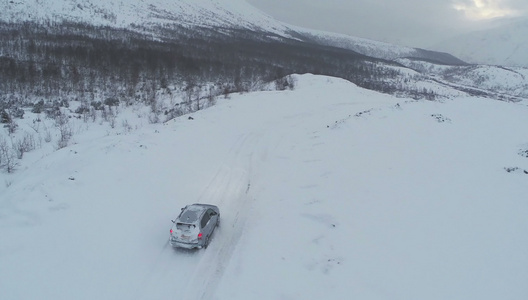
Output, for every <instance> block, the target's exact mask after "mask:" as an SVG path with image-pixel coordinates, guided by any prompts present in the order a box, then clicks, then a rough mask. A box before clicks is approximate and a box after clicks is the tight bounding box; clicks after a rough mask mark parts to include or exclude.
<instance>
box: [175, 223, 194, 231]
mask: <svg viewBox="0 0 528 300" xmlns="http://www.w3.org/2000/svg"><path fill="white" fill-rule="evenodd" d="M195 227H196V225H194V224H186V223H176V228H177V229H179V230H189V229H192V228H195Z"/></svg>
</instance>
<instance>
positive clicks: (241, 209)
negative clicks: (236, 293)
mask: <svg viewBox="0 0 528 300" xmlns="http://www.w3.org/2000/svg"><path fill="white" fill-rule="evenodd" d="M259 140H260V136H259V135H257V134H246V135H243V136H241V137H240V138H239V139H238V141H237V143H235V145H234V146H233V147H232V148H231V150H230V151H229V155H228V157H227V158H226V159H225V163H224V164H223V165H222V166H221V167H220V168H219V170H218V171H217V173H216V174H215V176H214V177H213V179H212V180H211V181H210V183H209V184H208V185H207V187H206V189H205V190H204V192H203V193H202V195H201V197H200V198H199V201H200V202H203V203H216V204H217V205H218V206H219V207H220V214H221V223H220V227H218V228H217V229H216V230H215V232H214V233H213V236H212V239H211V244H210V246H209V247H208V248H207V249H205V250H202V251H203V256H202V257H201V259H200V262H199V263H198V266H197V267H196V268H195V270H194V273H193V274H192V277H191V279H190V281H189V284H188V285H187V288H186V292H185V294H184V297H183V299H184V300H196V299H212V298H213V297H214V294H215V290H216V287H217V286H218V284H219V282H220V281H221V279H222V275H223V273H224V271H225V269H226V268H227V266H228V265H229V261H230V259H231V256H232V255H233V252H234V250H235V248H236V247H237V244H238V242H239V240H240V238H241V236H242V234H243V231H244V225H245V223H246V219H247V216H248V211H249V210H250V208H251V204H252V197H251V193H250V186H251V184H250V180H251V178H250V177H251V169H252V158H253V154H254V151H255V149H256V147H255V146H256V145H257V144H258V142H259Z"/></svg>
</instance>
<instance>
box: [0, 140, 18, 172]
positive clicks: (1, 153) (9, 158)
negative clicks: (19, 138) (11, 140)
mask: <svg viewBox="0 0 528 300" xmlns="http://www.w3.org/2000/svg"><path fill="white" fill-rule="evenodd" d="M16 165H17V162H16V158H15V153H14V152H13V149H12V147H10V146H9V145H8V144H7V142H6V140H5V139H4V138H0V167H2V168H5V170H6V171H7V173H13V172H14V171H15V167H16Z"/></svg>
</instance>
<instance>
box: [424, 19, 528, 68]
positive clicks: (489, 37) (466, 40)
mask: <svg viewBox="0 0 528 300" xmlns="http://www.w3.org/2000/svg"><path fill="white" fill-rule="evenodd" d="M527 36H528V19H520V20H516V21H515V22H510V23H507V24H503V25H501V26H498V27H495V28H492V29H488V30H483V31H477V32H473V33H469V34H465V35H462V36H459V37H456V38H453V39H450V40H447V41H445V42H442V43H440V44H438V45H435V46H433V47H432V48H433V49H435V50H439V51H447V52H449V53H452V54H454V55H455V56H457V57H459V58H461V59H463V60H465V61H467V62H470V63H480V64H492V65H502V66H517V67H528V38H527Z"/></svg>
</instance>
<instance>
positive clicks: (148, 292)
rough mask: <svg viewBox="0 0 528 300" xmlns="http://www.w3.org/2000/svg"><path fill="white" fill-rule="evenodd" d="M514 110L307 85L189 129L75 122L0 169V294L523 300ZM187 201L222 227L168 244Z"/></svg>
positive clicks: (522, 218)
mask: <svg viewBox="0 0 528 300" xmlns="http://www.w3.org/2000/svg"><path fill="white" fill-rule="evenodd" d="M526 104H528V103H525V104H518V103H517V104H515V103H505V102H499V101H492V100H487V99H479V98H456V99H453V100H446V101H444V102H432V101H411V100H406V99H401V98H399V99H398V98H394V97H391V96H388V95H383V94H378V93H374V92H371V91H367V90H363V89H360V88H358V87H356V86H354V85H353V84H350V83H349V82H346V81H343V80H339V79H334V78H327V77H318V76H312V75H303V76H299V77H297V89H296V90H295V91H286V92H258V93H249V94H244V95H233V96H232V98H231V99H219V100H218V104H217V105H216V106H214V107H212V108H209V109H206V110H202V111H199V112H197V113H195V114H193V115H192V117H193V119H192V120H191V119H188V118H187V116H185V117H181V118H179V119H175V120H173V121H170V122H168V123H166V124H163V125H154V124H149V123H148V122H147V120H145V117H144V116H143V115H142V113H141V112H140V111H138V110H137V109H134V108H125V107H121V108H120V110H121V113H120V115H119V118H120V119H119V120H118V122H117V124H118V126H116V127H115V128H111V127H110V126H109V125H108V123H105V122H100V123H99V122H95V123H91V122H88V123H84V122H83V121H82V120H76V119H74V120H72V122H75V123H73V125H72V127H73V128H75V138H74V139H75V142H76V143H75V144H73V145H71V146H69V147H67V148H64V149H61V150H59V151H52V150H51V149H50V148H49V147H48V146H47V145H46V144H45V146H44V147H42V148H41V149H40V150H36V151H34V152H31V153H27V154H26V155H27V157H25V158H24V160H22V161H20V166H19V169H18V170H17V172H16V173H14V174H11V175H9V174H5V173H2V174H0V182H1V183H5V184H2V185H1V186H0V236H1V237H2V238H1V239H0V291H2V292H1V297H0V298H2V299H53V300H60V299H103V300H104V299H169V298H170V299H173V298H175V297H176V298H178V299H229V300H232V299H354V298H357V299H391V300H392V299H484V300H485V299H490V300H491V299H493V300H495V299H515V300H517V299H518V300H521V299H526V297H527V296H528V288H527V287H526V282H527V281H528V254H527V251H526V249H527V247H528V234H527V233H528V220H527V219H526V215H527V214H528V202H527V201H526V194H527V193H528V185H527V184H526V181H527V180H528V175H526V174H524V173H525V170H528V158H527V157H526V155H525V153H526V151H528V138H527V136H526V134H525V132H524V131H523V130H521V129H522V128H526V125H527V122H528V118H527V116H528V107H527V106H526ZM138 116H140V117H141V118H138ZM32 119H33V118H32V117H31V116H29V115H28V116H26V118H25V119H24V120H26V121H27V122H28V124H31V120H32ZM125 121H127V124H129V125H132V127H133V128H134V129H132V130H130V128H129V129H126V130H125V128H124V127H125V126H124V124H125ZM43 122H44V123H45V124H46V123H47V126H48V128H53V124H51V123H50V122H51V121H49V120H46V119H44V120H43ZM120 124H123V125H120ZM25 126H27V125H24V124H23V123H22V122H20V129H19V130H21V131H22V130H26V129H27V130H31V129H28V128H27V127H25ZM41 132H43V131H41ZM2 134H3V135H5V131H4V132H2ZM53 139H54V140H55V139H56V137H55V136H53ZM505 168H508V170H509V171H510V172H507V171H506V169H505ZM527 172H528V171H527ZM194 202H206V203H212V204H217V205H219V206H220V209H221V211H222V225H221V227H220V228H219V230H218V231H217V232H216V234H215V236H214V237H213V240H212V241H211V245H210V247H209V248H208V249H206V250H200V251H184V250H173V249H171V248H170V246H168V243H167V241H168V234H169V232H168V231H169V228H170V225H171V223H170V219H171V218H173V217H174V216H175V215H176V214H177V213H178V211H179V209H180V207H182V206H184V205H186V204H188V203H194Z"/></svg>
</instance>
